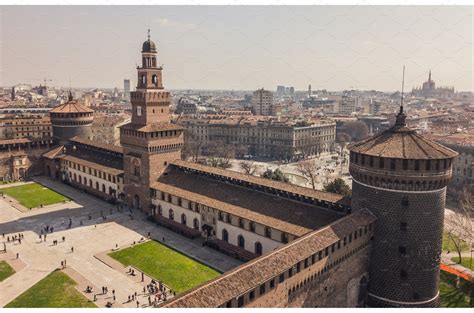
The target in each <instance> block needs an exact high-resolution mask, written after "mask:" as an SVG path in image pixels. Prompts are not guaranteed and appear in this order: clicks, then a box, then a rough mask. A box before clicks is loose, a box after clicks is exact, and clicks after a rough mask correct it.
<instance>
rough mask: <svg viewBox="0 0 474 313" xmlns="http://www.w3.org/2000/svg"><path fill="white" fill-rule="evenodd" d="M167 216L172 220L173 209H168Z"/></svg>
mask: <svg viewBox="0 0 474 313" xmlns="http://www.w3.org/2000/svg"><path fill="white" fill-rule="evenodd" d="M168 218H169V219H170V220H173V221H174V211H173V209H170V210H169V211H168Z"/></svg>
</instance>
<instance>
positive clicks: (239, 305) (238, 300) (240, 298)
mask: <svg viewBox="0 0 474 313" xmlns="http://www.w3.org/2000/svg"><path fill="white" fill-rule="evenodd" d="M237 306H238V307H239V308H241V307H243V306H244V296H240V297H239V299H237Z"/></svg>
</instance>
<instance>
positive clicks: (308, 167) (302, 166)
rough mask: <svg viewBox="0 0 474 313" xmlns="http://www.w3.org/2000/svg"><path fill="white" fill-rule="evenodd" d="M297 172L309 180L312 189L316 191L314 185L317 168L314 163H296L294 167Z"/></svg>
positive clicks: (316, 177)
mask: <svg viewBox="0 0 474 313" xmlns="http://www.w3.org/2000/svg"><path fill="white" fill-rule="evenodd" d="M296 169H297V171H298V172H299V173H300V174H301V175H303V176H304V177H305V178H307V179H308V180H309V182H310V183H311V186H312V187H313V189H316V183H317V181H316V180H317V179H318V167H317V165H316V162H313V161H304V162H300V163H298V165H297V166H296Z"/></svg>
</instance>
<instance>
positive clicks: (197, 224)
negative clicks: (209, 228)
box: [193, 218, 199, 229]
mask: <svg viewBox="0 0 474 313" xmlns="http://www.w3.org/2000/svg"><path fill="white" fill-rule="evenodd" d="M193 226H194V229H199V220H198V219H197V218H194V220H193Z"/></svg>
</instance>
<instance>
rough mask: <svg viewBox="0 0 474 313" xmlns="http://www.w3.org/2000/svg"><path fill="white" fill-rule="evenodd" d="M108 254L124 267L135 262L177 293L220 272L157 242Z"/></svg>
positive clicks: (135, 265) (142, 269)
mask: <svg viewBox="0 0 474 313" xmlns="http://www.w3.org/2000/svg"><path fill="white" fill-rule="evenodd" d="M109 255H110V256H111V257H112V258H114V259H116V260H118V261H119V262H120V263H122V264H123V265H124V266H128V265H132V266H134V267H136V268H138V269H140V270H141V271H143V272H145V273H146V274H148V275H149V276H151V277H153V278H155V279H157V280H160V281H162V282H163V283H164V284H165V285H167V286H169V287H170V288H171V289H172V290H174V291H175V292H176V293H181V292H184V291H187V290H189V289H191V288H193V287H195V286H197V285H200V284H202V283H204V282H206V281H208V280H211V279H213V278H216V277H218V276H219V275H220V273H219V272H217V271H215V270H213V269H212V268H210V267H208V266H206V265H204V264H202V263H199V262H197V261H194V260H193V259H191V258H189V257H187V256H185V255H183V254H181V253H179V252H176V251H174V250H173V249H170V248H168V247H166V246H165V245H162V244H160V243H158V242H156V241H148V242H145V243H143V244H139V245H136V246H134V247H130V248H126V249H123V250H120V251H117V252H113V253H110V254H109Z"/></svg>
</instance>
